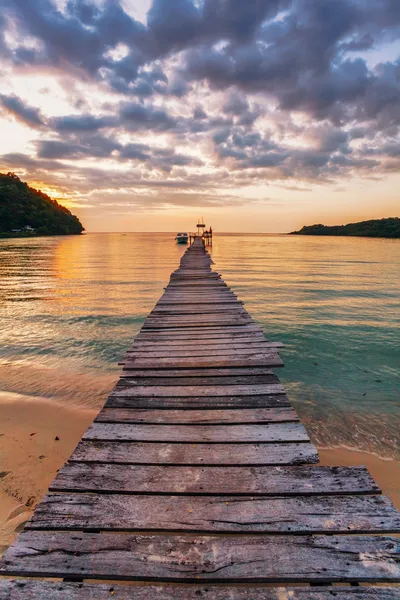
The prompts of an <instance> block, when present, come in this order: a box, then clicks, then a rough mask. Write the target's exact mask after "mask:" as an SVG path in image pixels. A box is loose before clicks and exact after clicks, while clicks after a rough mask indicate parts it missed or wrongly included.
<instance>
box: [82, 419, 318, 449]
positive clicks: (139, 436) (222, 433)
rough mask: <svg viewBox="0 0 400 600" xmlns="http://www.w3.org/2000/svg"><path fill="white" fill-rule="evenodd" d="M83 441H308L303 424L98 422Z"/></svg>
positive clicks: (85, 435)
mask: <svg viewBox="0 0 400 600" xmlns="http://www.w3.org/2000/svg"><path fill="white" fill-rule="evenodd" d="M82 439H84V440H103V441H134V442H190V443H207V442H210V443H211V442H215V443H216V442H218V443H230V442H236V443H245V442H246V443H252V444H256V443H258V442H308V441H309V437H308V435H307V433H306V430H305V428H304V425H302V424H301V423H269V424H262V425H161V424H156V425H147V424H143V423H140V424H138V425H136V424H131V423H99V422H95V423H93V425H91V426H90V427H89V428H88V430H87V431H86V432H85V433H84V434H83V437H82Z"/></svg>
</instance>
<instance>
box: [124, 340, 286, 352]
mask: <svg viewBox="0 0 400 600" xmlns="http://www.w3.org/2000/svg"><path fill="white" fill-rule="evenodd" d="M198 345H199V340H198V339H188V340H185V341H184V342H182V340H174V339H171V340H169V339H166V340H163V339H161V340H159V341H158V342H157V341H154V340H152V339H150V340H146V339H135V340H134V342H133V344H132V350H133V349H134V348H138V349H142V348H143V349H145V348H150V349H152V348H154V349H156V348H176V347H177V346H178V347H183V348H188V349H189V348H193V347H196V346H198ZM259 345H262V346H263V347H264V348H283V344H282V343H281V342H268V341H267V340H266V339H264V340H263V339H262V338H259V337H256V338H254V337H247V338H239V339H235V338H229V337H227V338H224V339H223V340H222V341H221V340H218V339H217V340H214V339H211V340H209V341H207V342H204V347H206V348H210V349H214V348H215V349H217V348H226V347H227V346H229V348H232V349H234V348H235V349H236V348H243V347H245V348H252V347H254V346H259Z"/></svg>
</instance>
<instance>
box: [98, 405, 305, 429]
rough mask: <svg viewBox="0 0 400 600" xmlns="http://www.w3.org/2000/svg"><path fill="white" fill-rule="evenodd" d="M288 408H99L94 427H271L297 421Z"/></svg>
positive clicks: (293, 412)
mask: <svg viewBox="0 0 400 600" xmlns="http://www.w3.org/2000/svg"><path fill="white" fill-rule="evenodd" d="M298 420H299V417H298V416H297V413H296V412H295V411H294V410H293V408H291V407H283V408H255V409H248V408H244V409H242V410H229V409H228V410H215V409H214V410H213V409H209V410H192V409H188V410H157V409H154V410H151V409H143V408H136V409H135V408H103V409H102V410H101V411H100V412H99V414H98V415H97V417H96V422H98V423H164V424H176V425H185V424H188V423H191V424H192V425H219V424H222V423H226V424H234V423H238V424H239V423H240V424H242V425H243V424H251V423H275V422H280V421H298Z"/></svg>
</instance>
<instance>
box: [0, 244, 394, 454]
mask: <svg viewBox="0 0 400 600" xmlns="http://www.w3.org/2000/svg"><path fill="white" fill-rule="evenodd" d="M173 237H174V235H173V234H159V233H158V234H152V233H140V234H136V233H135V234H133V233H129V234H117V233H114V234H87V235H83V236H76V237H60V238H54V237H53V238H36V239H12V240H0V320H1V329H0V346H1V348H0V401H1V400H2V399H3V401H4V400H5V399H6V398H7V397H10V393H13V394H19V395H21V394H22V395H24V396H29V397H32V396H39V397H44V398H50V399H52V400H53V401H54V402H60V403H64V404H66V403H68V404H75V405H77V406H84V407H88V406H90V407H94V406H95V407H99V406H101V404H102V402H103V401H104V399H105V397H106V394H107V392H108V391H109V390H110V388H111V387H112V385H113V382H114V381H115V380H116V378H117V375H118V366H117V362H118V360H119V358H120V357H121V356H122V355H123V354H124V350H125V349H126V348H127V346H128V345H129V344H130V342H131V340H132V338H133V336H134V334H135V333H136V332H137V331H138V330H139V328H140V327H141V325H142V323H143V320H144V318H145V317H146V315H147V313H148V312H149V311H150V310H151V309H152V307H153V305H154V304H155V302H156V300H157V299H158V297H159V296H160V295H161V293H162V290H163V286H164V285H166V283H167V281H168V278H169V274H170V272H171V271H172V270H173V269H174V268H176V266H177V264H178V261H179V258H180V256H181V254H182V253H183V252H184V250H185V248H184V247H182V246H177V245H176V244H175V243H174V240H173ZM212 256H213V260H214V262H215V268H216V269H217V270H218V271H219V272H220V273H221V274H222V276H223V277H224V279H225V281H226V282H227V283H228V284H229V285H230V286H231V287H232V288H233V289H234V290H235V291H236V292H237V293H238V295H239V296H240V298H241V299H242V300H244V301H245V303H246V308H247V309H248V310H249V312H250V313H251V314H252V316H253V317H254V318H255V320H256V321H257V322H258V323H259V324H260V325H262V326H263V328H264V330H265V333H266V336H267V337H268V339H270V340H278V341H283V342H284V343H285V344H286V347H285V349H284V351H283V352H282V356H283V359H284V361H285V368H284V369H283V370H280V371H279V373H278V374H279V376H280V377H281V379H282V381H283V383H284V384H285V385H286V388H287V391H288V395H289V397H290V399H291V401H292V402H293V404H294V406H295V407H296V409H297V410H298V412H299V414H300V416H301V418H302V419H303V420H304V422H305V424H306V425H307V427H308V429H309V432H310V434H311V435H312V437H313V439H314V441H315V442H316V443H318V444H320V445H323V446H332V445H335V446H337V445H344V446H348V447H352V448H358V449H363V450H368V451H372V452H375V453H377V454H379V455H381V456H384V457H394V456H399V454H400V450H399V448H400V444H399V440H400V400H399V396H400V376H399V368H400V344H399V341H400V335H399V333H400V240H381V239H362V238H345V237H344V238H333V237H332V238H330V237H327V238H321V237H297V236H276V235H222V234H219V235H218V234H217V235H215V238H214V245H213V248H212Z"/></svg>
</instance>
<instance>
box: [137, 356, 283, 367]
mask: <svg viewBox="0 0 400 600" xmlns="http://www.w3.org/2000/svg"><path fill="white" fill-rule="evenodd" d="M130 362H132V363H134V364H135V366H136V367H138V368H141V367H142V368H150V369H151V368H155V367H159V368H161V369H162V368H170V367H173V368H179V367H187V368H192V367H195V368H200V367H273V368H277V367H282V366H283V361H282V359H281V358H280V356H279V354H277V353H275V352H271V353H269V352H264V353H262V354H253V355H250V356H249V355H245V356H243V357H240V358H239V357H236V356H232V357H227V358H225V359H224V358H222V357H217V356H215V357H214V358H208V357H207V356H198V357H195V358H193V357H184V358H179V357H176V358H175V357H161V358H142V357H140V358H136V357H134V356H132V358H131V360H130Z"/></svg>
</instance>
